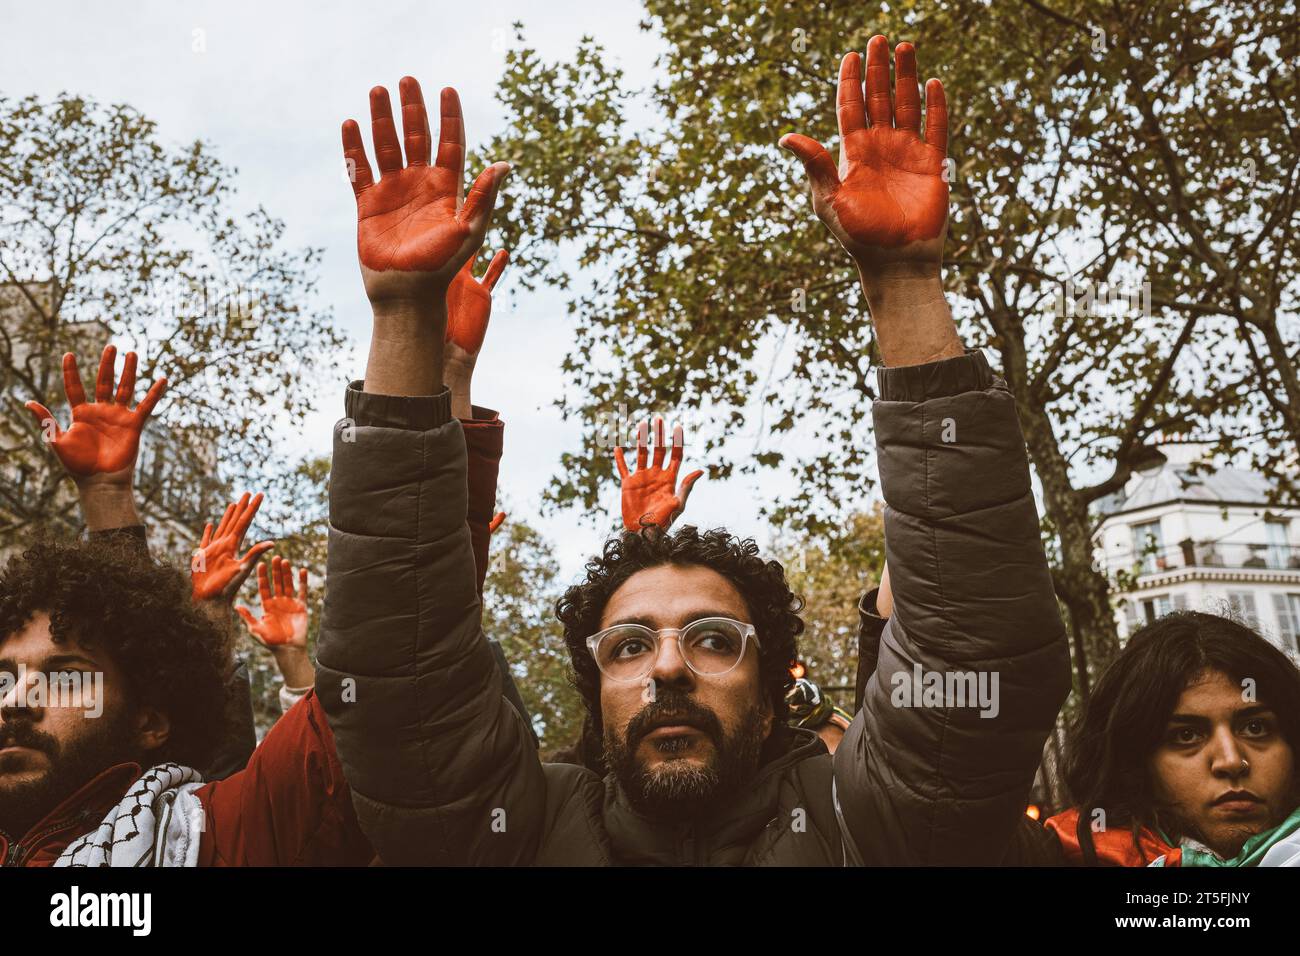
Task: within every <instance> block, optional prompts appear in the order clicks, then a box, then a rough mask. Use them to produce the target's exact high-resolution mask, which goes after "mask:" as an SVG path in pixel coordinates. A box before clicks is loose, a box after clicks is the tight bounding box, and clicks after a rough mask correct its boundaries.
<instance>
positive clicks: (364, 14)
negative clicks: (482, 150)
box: [0, 0, 777, 576]
mask: <svg viewBox="0 0 1300 956" xmlns="http://www.w3.org/2000/svg"><path fill="white" fill-rule="evenodd" d="M0 7H2V8H3V11H4V16H3V19H4V25H5V28H4V30H3V31H0V91H3V93H4V94H5V95H7V96H23V95H26V94H29V93H36V94H38V95H40V96H43V97H48V96H51V95H53V94H55V93H57V92H59V91H60V90H67V91H70V92H76V93H79V94H83V95H87V96H91V97H94V98H95V99H98V100H100V101H105V102H125V103H129V104H130V105H132V106H134V107H135V108H137V109H138V110H140V111H141V112H143V113H144V114H145V115H147V116H149V117H151V118H152V119H154V120H155V121H157V123H158V124H159V130H160V135H161V136H162V137H163V138H164V139H166V140H170V141H173V142H175V143H178V144H180V143H187V142H189V141H192V140H194V139H195V138H202V139H204V140H206V141H208V142H209V143H210V144H212V146H213V147H215V152H216V153H217V155H218V156H220V158H221V159H222V160H223V161H224V162H226V163H227V164H229V165H231V166H234V167H236V168H237V169H238V175H237V178H236V186H237V189H238V194H239V196H240V201H241V202H243V203H245V204H247V206H248V207H250V208H251V207H252V206H254V205H256V204H258V203H261V204H263V205H264V206H266V208H267V209H268V210H269V211H270V212H271V213H272V214H273V215H275V216H277V217H279V218H281V219H283V220H284V221H285V222H286V224H287V226H288V232H287V237H286V241H287V242H288V243H290V244H291V245H293V246H303V245H313V246H322V247H324V248H325V250H326V255H325V258H324V265H323V267H322V271H321V291H322V294H323V297H324V298H325V300H326V301H328V302H329V303H331V304H332V305H333V308H334V314H335V318H336V321H337V322H338V324H339V325H340V326H341V327H342V329H343V330H344V331H345V332H346V333H347V334H348V335H349V336H350V338H351V340H352V343H353V350H352V353H351V354H350V355H348V356H345V357H344V358H343V360H342V362H341V364H342V367H343V369H344V370H345V371H346V372H347V373H348V374H349V375H352V376H354V377H360V375H361V373H362V371H363V369H364V343H365V341H366V335H367V333H368V327H369V311H368V308H367V304H366V300H365V297H364V294H363V291H362V288H361V282H360V277H359V275H358V272H357V265H356V254H355V248H356V247H355V222H356V220H355V207H354V205H353V199H352V196H351V193H350V190H349V189H348V187H347V185H346V183H345V182H344V181H343V179H342V177H341V173H340V162H341V161H340V147H339V124H340V123H341V122H342V120H344V119H346V118H348V117H354V118H356V119H358V120H360V121H361V122H362V128H363V129H366V128H367V127H368V124H367V123H366V122H365V120H366V118H367V116H368V109H367V92H368V91H369V89H370V87H371V86H374V85H375V84H383V85H385V86H387V87H388V88H389V90H390V91H391V92H392V93H393V95H394V97H396V89H397V81H398V79H399V78H400V77H402V76H403V75H405V74H408V73H409V74H411V75H413V76H415V77H417V78H419V79H420V81H421V83H422V84H423V86H424V88H425V90H426V99H427V98H428V97H429V96H433V97H434V99H433V102H436V95H437V94H436V90H437V89H439V88H440V87H442V86H444V85H451V86H455V87H456V88H457V89H458V90H459V92H460V96H461V100H462V102H463V104H464V108H465V114H466V129H467V135H468V138H469V141H470V144H471V145H473V144H474V143H476V142H481V141H484V140H486V139H487V138H489V137H490V136H491V135H492V134H493V133H494V132H495V131H496V130H497V129H498V128H499V127H500V126H501V124H502V123H503V116H502V113H501V110H500V108H499V105H498V104H497V102H496V100H495V90H496V86H497V82H498V80H499V78H500V75H501V71H502V69H503V66H504V62H505V50H506V47H507V45H508V44H509V43H510V42H512V39H511V38H512V35H513V31H512V29H511V23H512V22H513V21H515V20H520V21H522V22H523V24H524V26H525V30H526V38H527V41H528V43H530V44H531V45H532V46H534V47H535V48H537V49H538V50H539V52H540V53H541V55H542V57H543V58H545V59H548V60H550V59H556V58H564V57H568V56H570V55H571V54H572V52H573V50H574V49H575V47H576V45H577V43H578V41H579V39H580V37H581V36H582V35H583V34H591V35H593V36H594V37H595V38H596V39H597V40H598V42H600V43H602V44H603V45H604V46H605V47H606V49H607V50H609V51H611V52H613V53H614V54H615V55H616V57H617V59H618V61H619V63H620V65H621V66H622V67H623V68H624V69H625V70H626V73H627V75H628V76H630V77H645V78H646V79H647V82H648V81H649V79H650V77H651V74H652V72H653V61H654V58H655V56H656V54H657V53H658V52H659V49H660V44H659V40H658V38H657V37H656V36H654V35H653V34H650V33H646V32H643V31H642V30H640V29H639V28H638V23H639V21H640V20H641V18H642V17H643V16H644V11H643V9H642V8H641V6H640V5H639V4H638V3H635V2H632V0H604V2H602V3H600V4H599V5H594V4H591V3H563V2H549V3H546V4H541V3H536V2H531V3H530V2H524V0H481V2H477V3H472V4H464V3H458V4H451V3H446V2H441V0H439V2H424V3H415V2H406V3H402V2H390V3H386V4H379V5H373V6H372V5H359V4H356V3H355V2H354V3H343V2H334V0H331V2H311V3H307V2H278V0H277V2H275V3H268V2H260V3H254V2H247V0H222V2H206V0H204V2H170V3H168V2H161V0H157V2H139V3H131V4H123V3H107V4H106V3H96V2H91V0H85V2H70V0H52V2H43V3H19V2H13V0H0ZM126 11H129V12H126ZM196 31H202V32H201V33H198V32H196ZM433 119H434V122H436V117H434V118H433ZM367 147H368V148H369V142H367ZM506 188H507V189H508V188H509V185H508V183H507V186H506ZM241 211H242V210H241ZM510 293H511V282H510V271H509V269H507V271H506V274H505V278H504V279H503V280H502V283H501V284H500V285H499V286H498V294H497V297H496V304H495V307H494V310H493V319H492V327H491V328H490V329H489V333H488V340H487V344H486V346H485V349H484V353H483V356H482V358H481V360H480V363H479V370H478V371H477V372H476V375H475V393H474V394H475V399H476V401H478V402H479V403H480V404H486V405H491V406H493V407H496V408H498V409H500V410H501V412H502V417H503V418H504V419H505V420H506V423H507V424H506V449H505V458H504V460H503V462H502V472H501V486H500V487H501V493H502V495H503V497H504V498H506V499H508V501H509V504H510V506H511V510H512V511H514V512H516V513H517V514H519V515H520V516H521V517H522V516H527V517H528V518H529V520H530V521H534V522H535V523H538V524H539V525H540V527H541V529H542V530H543V531H544V533H546V534H547V536H548V537H549V538H550V539H551V540H552V541H553V542H554V543H555V545H556V548H557V556H558V557H559V558H560V560H561V565H562V568H563V570H564V572H565V574H566V576H569V575H572V574H575V573H576V572H577V571H578V570H579V569H580V566H581V562H582V560H583V559H584V557H585V556H586V555H588V554H590V553H591V552H592V551H594V550H595V549H596V548H597V547H598V545H599V542H600V540H601V539H602V537H603V534H604V531H603V530H600V529H595V528H592V527H590V526H588V525H586V524H579V523H578V522H575V521H574V520H573V516H572V515H563V514H561V515H559V516H558V517H553V518H551V519H548V520H544V521H537V519H536V518H535V515H536V512H537V511H538V505H539V502H540V495H541V491H542V488H543V487H544V486H545V485H546V483H547V480H548V479H549V477H550V476H551V475H552V474H553V473H554V471H555V468H556V466H557V463H558V460H559V456H560V453H561V452H562V451H564V450H566V449H574V448H576V446H577V445H578V441H579V434H580V427H579V422H577V421H576V420H575V421H571V422H565V421H563V420H562V419H561V418H560V416H559V414H558V412H556V411H555V410H554V409H553V408H551V404H550V403H551V401H552V400H553V398H554V397H555V396H556V395H557V394H558V393H559V389H560V385H561V381H560V374H559V363H560V359H561V358H562V356H563V354H564V350H565V346H566V344H567V343H569V342H571V341H572V333H571V330H570V328H569V323H570V321H571V320H570V319H569V317H568V316H567V315H566V314H565V311H564V300H563V298H562V297H561V296H560V295H558V294H552V293H549V292H547V291H545V290H539V291H538V292H536V293H530V294H516V295H511V294H510ZM341 413H342V383H341V382H340V384H339V387H338V388H335V389H333V390H327V391H326V392H325V393H324V394H322V395H321V399H320V401H319V403H318V405H317V407H316V408H315V409H314V410H313V414H312V416H311V418H310V422H309V427H308V429H307V431H306V433H305V434H303V435H297V434H295V435H292V436H290V437H289V438H288V439H287V440H286V445H287V446H288V447H290V448H292V449H294V450H295V451H296V452H301V451H306V450H308V449H310V448H314V449H317V450H323V449H328V447H329V442H330V437H329V436H330V426H331V424H332V422H333V421H334V420H335V419H336V418H337V417H338V416H339V415H340V414H341ZM689 465H690V463H689V462H688V467H689ZM772 480H777V479H773V478H770V477H769V478H767V479H765V482H770V481H772ZM757 497H758V496H757V494H756V489H755V486H754V482H753V479H744V478H740V479H734V480H732V481H729V482H726V483H722V482H710V481H708V480H704V481H701V482H700V483H699V484H698V485H697V486H696V489H695V491H694V494H693V495H692V498H691V505H690V514H691V516H692V517H693V518H694V519H695V520H696V521H697V522H698V523H700V524H708V525H719V524H721V525H725V526H727V527H729V528H731V529H732V530H733V531H736V532H738V533H741V534H752V535H756V536H758V537H759V539H760V541H764V540H765V539H766V538H767V525H766V522H764V521H763V520H761V519H760V518H759V517H758V515H757V501H756V499H757ZM603 506H604V508H605V513H606V514H607V515H608V516H609V517H608V522H607V523H606V524H605V525H603V529H604V530H607V529H608V528H609V527H611V526H612V522H613V520H614V516H616V515H617V513H618V489H617V485H616V484H615V483H614V482H613V481H612V480H611V482H610V484H609V486H608V489H607V492H606V495H605V499H604V502H603Z"/></svg>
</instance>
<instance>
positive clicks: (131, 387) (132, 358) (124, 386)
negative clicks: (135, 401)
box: [113, 352, 138, 407]
mask: <svg viewBox="0 0 1300 956" xmlns="http://www.w3.org/2000/svg"><path fill="white" fill-rule="evenodd" d="M137 361H138V359H137V357H136V354H135V353H134V352H127V353H126V358H125V359H124V360H123V361H122V378H121V380H120V381H119V382H118V383H117V395H116V397H115V398H114V399H113V400H114V401H115V402H117V404H119V405H125V406H127V407H130V405H131V398H132V397H133V396H134V395H135V366H136V362H137Z"/></svg>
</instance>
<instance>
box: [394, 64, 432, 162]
mask: <svg viewBox="0 0 1300 956" xmlns="http://www.w3.org/2000/svg"><path fill="white" fill-rule="evenodd" d="M397 92H398V95H399V96H400V98H401V101H402V138H403V142H404V143H405V146H406V165H408V166H428V165H429V152H430V143H431V140H432V137H431V136H430V135H429V114H428V111H427V110H426V109H425V108H424V94H423V93H421V92H420V84H419V82H418V81H417V80H416V79H415V77H413V76H404V77H402V79H401V82H399V83H398V84H397Z"/></svg>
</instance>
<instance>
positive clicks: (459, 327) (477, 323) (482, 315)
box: [443, 249, 510, 368]
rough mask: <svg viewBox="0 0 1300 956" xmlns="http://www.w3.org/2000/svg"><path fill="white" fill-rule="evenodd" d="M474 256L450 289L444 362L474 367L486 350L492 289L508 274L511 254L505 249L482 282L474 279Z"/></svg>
mask: <svg viewBox="0 0 1300 956" xmlns="http://www.w3.org/2000/svg"><path fill="white" fill-rule="evenodd" d="M474 258H475V257H474V256H470V257H469V258H468V259H466V260H465V264H464V265H463V266H461V267H460V271H459V272H457V273H456V275H455V277H454V278H453V279H452V280H451V285H449V286H448V287H447V351H446V354H445V355H444V356H443V363H444V364H450V363H453V362H457V363H459V364H461V365H466V366H469V367H470V368H472V367H473V365H474V362H475V360H476V359H477V358H478V353H479V350H480V349H482V348H483V339H484V337H485V336H486V335H487V327H488V319H490V318H491V317H492V289H493V287H494V286H495V285H496V284H497V280H498V279H500V278H501V273H502V272H504V271H505V268H506V262H507V261H508V260H509V258H510V254H509V253H508V252H506V250H504V249H502V250H500V251H499V252H497V254H496V255H495V256H493V257H492V261H491V262H489V263H488V267H487V272H485V273H484V274H483V281H481V282H480V281H479V280H477V279H475V278H474Z"/></svg>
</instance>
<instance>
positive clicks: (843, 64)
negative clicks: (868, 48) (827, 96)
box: [835, 53, 867, 159]
mask: <svg viewBox="0 0 1300 956" xmlns="http://www.w3.org/2000/svg"><path fill="white" fill-rule="evenodd" d="M835 117H836V119H837V120H838V121H839V125H840V142H841V143H842V144H843V146H842V147H841V148H842V149H844V150H845V153H846V155H847V156H848V157H849V159H858V158H860V157H859V156H858V152H859V149H858V144H857V138H856V137H855V136H853V134H854V133H858V132H860V131H862V130H865V129H866V128H867V113H866V107H865V106H864V105H863V102H862V57H861V56H860V55H859V54H857V53H846V54H844V58H843V59H842V60H840V80H839V84H838V85H837V86H836V88H835Z"/></svg>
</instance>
